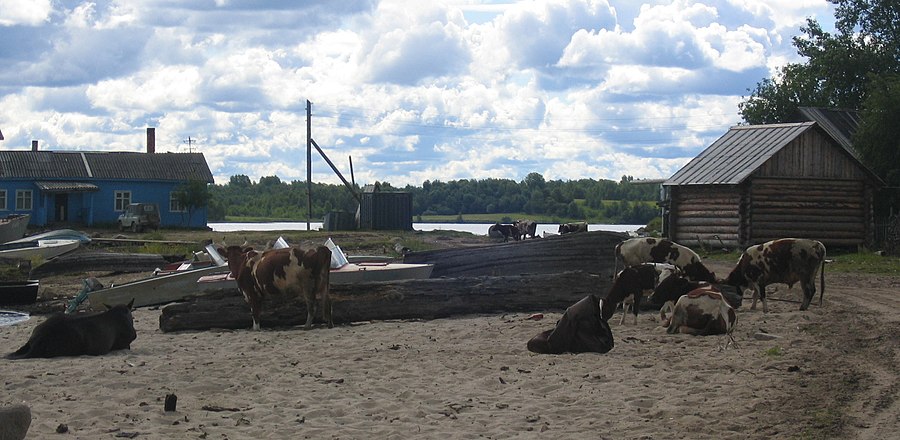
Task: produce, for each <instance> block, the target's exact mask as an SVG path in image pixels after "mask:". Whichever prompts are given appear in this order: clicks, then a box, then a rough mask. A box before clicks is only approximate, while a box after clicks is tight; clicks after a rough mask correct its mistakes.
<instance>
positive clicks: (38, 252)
mask: <svg viewBox="0 0 900 440" xmlns="http://www.w3.org/2000/svg"><path fill="white" fill-rule="evenodd" d="M78 246H81V241H79V240H55V239H54V240H38V241H37V242H25V243H18V244H15V245H11V246H8V247H6V248H2V245H0V258H18V259H22V260H28V259H31V258H34V257H41V258H44V259H45V260H46V259H50V258H53V257H55V256H58V255H62V254H64V253H66V252H69V251H72V250H74V249H76V248H78Z"/></svg>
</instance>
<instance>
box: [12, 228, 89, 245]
mask: <svg viewBox="0 0 900 440" xmlns="http://www.w3.org/2000/svg"><path fill="white" fill-rule="evenodd" d="M38 240H78V241H80V242H81V244H88V243H90V242H91V238H90V237H88V236H87V235H86V234H85V233H84V232H81V231H76V230H74V229H54V230H52V231H47V232H41V233H40V234H34V235H29V236H27V237H22V238H20V239H18V240H12V241H9V242H7V243H6V244H15V243H27V242H33V241H38Z"/></svg>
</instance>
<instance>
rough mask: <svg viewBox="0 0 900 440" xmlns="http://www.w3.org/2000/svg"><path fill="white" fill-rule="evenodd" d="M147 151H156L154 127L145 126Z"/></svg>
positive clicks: (151, 152)
mask: <svg viewBox="0 0 900 440" xmlns="http://www.w3.org/2000/svg"><path fill="white" fill-rule="evenodd" d="M147 153H150V154H153V153H156V129H155V128H153V127H147Z"/></svg>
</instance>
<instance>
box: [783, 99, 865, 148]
mask: <svg viewBox="0 0 900 440" xmlns="http://www.w3.org/2000/svg"><path fill="white" fill-rule="evenodd" d="M797 112H798V118H797V119H798V120H799V121H814V122H816V123H818V124H819V127H822V129H823V130H825V132H826V133H828V135H830V136H831V137H832V138H833V139H834V140H836V141H837V142H838V143H839V144H841V146H842V147H844V149H845V150H847V152H849V153H850V154H852V155H853V157H856V158H857V159H859V156H858V155H857V154H856V149H855V148H853V135H854V134H855V133H856V130H857V129H858V128H859V112H857V111H855V110H839V109H831V108H822V107H800V108H799V109H798V110H797Z"/></svg>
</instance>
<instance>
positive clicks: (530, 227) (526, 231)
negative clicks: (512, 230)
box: [513, 220, 537, 240]
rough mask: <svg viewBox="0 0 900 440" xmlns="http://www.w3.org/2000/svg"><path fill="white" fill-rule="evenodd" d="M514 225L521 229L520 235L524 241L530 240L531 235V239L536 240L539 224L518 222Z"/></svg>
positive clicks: (524, 221)
mask: <svg viewBox="0 0 900 440" xmlns="http://www.w3.org/2000/svg"><path fill="white" fill-rule="evenodd" d="M513 225H515V226H516V228H518V229H519V234H520V235H521V236H522V239H523V240H524V239H526V238H528V236H529V235H530V236H531V238H536V237H535V233H536V232H537V223H535V222H534V221H533V220H516V222H515V223H513Z"/></svg>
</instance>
